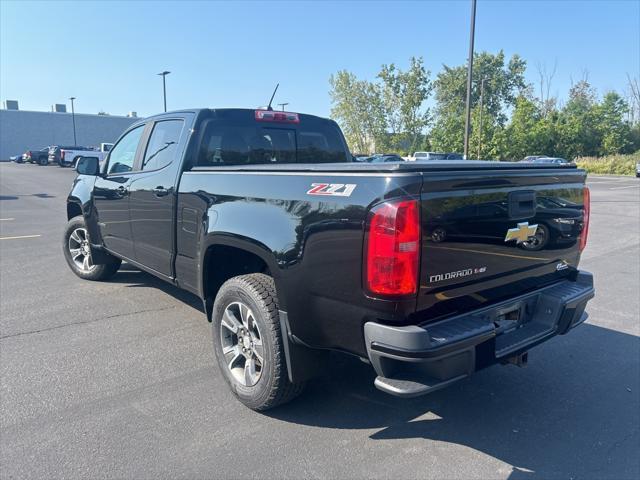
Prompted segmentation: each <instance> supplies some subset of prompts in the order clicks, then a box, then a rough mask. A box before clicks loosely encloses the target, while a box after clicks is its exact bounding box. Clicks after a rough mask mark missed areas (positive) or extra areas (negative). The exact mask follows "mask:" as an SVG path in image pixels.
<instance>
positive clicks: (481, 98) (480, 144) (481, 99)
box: [478, 77, 486, 160]
mask: <svg viewBox="0 0 640 480" xmlns="http://www.w3.org/2000/svg"><path fill="white" fill-rule="evenodd" d="M485 80H486V77H482V80H480V133H479V135H478V137H479V140H478V160H480V152H481V151H482V137H483V133H482V110H483V98H484V81H485Z"/></svg>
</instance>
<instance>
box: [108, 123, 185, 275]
mask: <svg viewBox="0 0 640 480" xmlns="http://www.w3.org/2000/svg"><path fill="white" fill-rule="evenodd" d="M192 119H193V115H192V114H181V115H180V116H177V117H175V118H171V117H167V118H162V119H161V120H158V121H155V122H153V124H151V125H150V134H149V140H148V142H147V144H146V146H145V147H144V148H143V153H142V154H141V156H140V160H139V164H138V165H137V170H138V172H137V173H136V175H135V178H133V179H132V182H131V185H130V188H129V192H130V193H129V214H130V217H131V233H132V238H133V244H134V257H133V258H134V260H135V261H137V262H138V263H140V264H141V265H144V266H145V267H147V268H150V269H152V270H154V271H156V272H158V273H160V274H162V275H164V276H166V277H173V276H174V272H173V257H174V252H175V248H174V242H175V210H174V209H175V204H176V190H177V178H178V177H179V174H180V163H181V162H180V160H181V159H182V154H183V151H184V148H185V145H186V141H187V137H188V131H189V127H190V122H191V121H192ZM114 148H115V147H114Z"/></svg>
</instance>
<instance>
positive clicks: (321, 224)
mask: <svg viewBox="0 0 640 480" xmlns="http://www.w3.org/2000/svg"><path fill="white" fill-rule="evenodd" d="M192 132H197V134H192ZM77 171H78V174H79V175H78V177H77V178H76V179H75V181H74V183H73V186H72V190H71V193H70V194H69V196H68V199H67V212H66V213H67V218H68V223H67V226H66V227H65V231H64V236H63V242H62V245H63V252H64V257H65V259H66V262H67V264H68V265H69V267H70V268H71V270H72V271H73V272H74V273H75V274H76V275H78V276H79V277H80V278H83V279H86V280H104V279H107V278H109V277H111V276H112V275H114V274H115V273H116V272H117V270H118V268H119V266H120V263H121V261H122V260H126V261H127V262H128V263H130V264H131V265H134V266H136V267H138V268H140V269H142V270H144V271H146V272H149V273H150V274H152V275H155V276H157V277H159V278H161V279H163V280H165V281H167V282H169V283H171V284H173V285H175V286H177V287H180V288H184V289H186V290H188V291H190V292H192V293H194V294H196V295H198V296H199V297H200V299H201V300H202V302H203V308H204V311H205V312H206V315H207V318H208V320H209V321H210V322H211V323H212V332H213V347H214V350H215V356H216V359H217V363H218V366H219V368H220V371H221V373H222V376H223V378H224V379H225V381H226V382H227V384H228V385H229V387H230V390H231V391H232V392H233V393H234V395H235V396H236V397H237V398H238V399H239V400H240V401H241V402H242V403H244V404H245V405H247V406H248V407H249V408H252V409H255V410H266V409H268V408H272V407H275V406H276V405H278V404H282V403H285V402H287V401H289V400H291V399H292V398H294V397H295V396H296V395H298V394H299V393H300V392H301V391H302V389H303V385H304V382H305V381H307V380H310V379H312V378H314V376H316V375H317V374H320V373H322V372H326V370H327V362H329V361H330V357H329V356H328V355H327V351H329V350H337V351H342V352H347V353H350V354H352V355H355V356H357V357H360V358H362V359H363V360H364V361H366V362H367V363H369V364H370V365H371V366H372V368H373V369H374V370H375V372H376V374H377V378H376V379H375V382H374V384H375V386H376V387H377V388H378V389H380V390H382V391H384V392H386V393H389V394H392V395H397V396H401V397H414V396H417V395H423V394H427V393H430V392H433V391H435V390H438V389H440V388H444V387H446V386H448V385H451V384H453V383H455V382H457V381H459V380H461V379H463V378H466V377H468V376H469V375H471V374H472V373H473V372H474V371H476V370H479V369H482V368H485V367H487V366H489V365H493V364H508V363H512V364H518V365H522V364H524V363H525V362H526V360H527V352H528V351H529V350H530V349H531V348H532V347H534V346H535V345H537V344H539V343H541V342H543V341H546V340H549V339H550V338H552V337H553V336H555V335H558V334H566V333H568V332H569V331H571V329H573V328H574V327H576V326H578V325H580V324H581V323H582V322H584V321H585V319H586V314H585V313H584V310H585V307H586V304H587V302H588V301H589V300H590V299H591V298H592V297H593V296H594V288H593V277H592V276H591V274H589V273H587V272H584V271H580V270H579V269H578V264H579V261H580V255H581V252H582V251H583V250H584V248H585V246H586V242H587V232H588V223H589V211H590V206H589V205H590V204H589V190H588V189H587V188H586V187H585V185H584V183H585V179H586V173H585V172H584V171H583V170H579V169H577V168H576V166H575V165H547V164H541V165H519V164H517V163H502V162H479V161H465V162H456V163H455V164H451V166H448V165H447V164H446V162H393V163H387V162H382V163H378V164H375V165H373V164H369V163H353V162H352V156H351V154H350V153H349V151H348V149H347V146H346V142H345V140H344V137H343V135H342V133H341V132H340V129H339V127H338V125H337V124H336V123H335V122H334V121H332V120H328V119H323V118H319V117H315V116H312V115H303V114H298V113H290V112H274V111H270V110H244V109H219V110H212V109H202V110H187V111H179V112H170V113H165V114H160V115H157V116H154V117H150V118H147V119H144V120H140V121H138V122H137V123H134V124H133V125H131V126H130V127H129V128H128V129H127V131H126V132H125V133H124V134H123V135H122V137H121V138H120V139H119V140H118V141H117V142H116V144H115V146H114V147H113V149H112V150H111V151H110V152H109V155H108V156H107V159H106V160H105V163H104V166H103V167H102V169H100V167H99V162H98V160H97V158H96V157H82V158H80V159H79V161H78V166H77ZM506 172H508V181H505V178H507V177H505V173H506ZM537 192H543V193H544V195H545V196H548V197H552V198H554V197H556V196H557V197H562V198H563V199H567V198H568V199H569V200H571V202H572V203H575V204H578V205H580V207H581V208H579V209H571V215H572V218H574V219H576V221H578V222H580V224H581V225H582V228H581V230H580V233H579V234H578V236H577V238H575V239H574V240H575V241H573V242H569V243H567V244H566V245H565V246H564V248H563V249H558V250H554V251H553V252H552V253H549V254H547V255H543V254H535V253H533V252H525V253H526V254H522V252H518V251H515V252H514V245H519V244H521V243H523V242H527V241H530V239H531V238H532V236H534V235H535V231H536V228H537V225H536V224H535V223H534V222H541V221H542V220H541V219H540V218H539V217H537V216H536V215H537V213H536V194H537ZM487 199H491V201H492V202H498V203H497V204H499V205H500V206H501V209H500V212H501V213H500V215H502V218H501V219H500V220H501V221H502V222H503V223H502V224H501V226H500V227H499V228H498V226H497V225H492V226H491V228H492V229H495V231H496V233H495V235H498V234H499V235H500V237H502V238H500V237H498V238H497V240H495V241H494V242H493V243H492V244H489V243H487V244H479V245H478V244H474V245H473V246H472V247H471V248H469V247H467V245H466V244H464V243H462V244H460V242H466V241H469V242H472V241H474V240H472V238H475V236H476V235H477V234H478V233H482V231H483V229H484V228H485V227H483V225H482V222H483V219H482V218H479V217H475V219H474V217H467V216H466V215H461V216H460V218H459V222H463V223H466V221H467V220H468V219H469V218H471V219H472V220H474V222H472V223H470V224H466V225H465V228H467V233H466V234H465V236H463V237H462V239H461V240H460V242H458V243H455V242H448V243H446V244H443V242H440V243H437V244H436V243H434V242H433V241H432V240H431V238H430V235H431V231H430V229H431V226H432V225H433V218H434V217H435V216H437V215H439V214H441V213H442V212H447V211H455V210H456V209H459V208H461V207H462V206H464V205H463V204H464V203H465V202H467V203H469V204H475V203H477V204H480V205H482V204H486V202H487ZM503 203H504V205H505V206H504V208H502V205H503ZM458 212H460V210H458ZM554 215H558V214H557V213H554ZM567 215H569V214H568V213H567ZM559 218H564V217H559ZM475 220H477V222H476V221H475ZM451 221H452V222H454V221H458V220H455V219H453V218H452V219H451ZM491 222H494V220H489V223H491ZM494 223H495V222H494ZM503 235H504V236H503ZM467 237H468V238H467ZM85 301H86V302H91V301H92V300H91V299H90V298H89V297H86V298H85ZM112 301H113V302H117V301H118V299H117V292H115V291H114V297H113V298H112ZM205 340H207V339H204V338H203V342H204V341H205ZM577 340H578V343H579V341H580V338H578V339H577ZM556 347H558V349H557V350H556V351H555V352H554V360H558V361H555V362H554V363H555V365H554V368H555V369H557V368H562V365H563V363H566V362H569V361H577V362H579V357H580V355H588V354H589V352H586V351H585V350H584V348H579V346H577V344H576V343H575V342H561V343H558V344H556ZM545 352H548V350H543V351H542V352H540V353H541V354H543V355H544V354H545ZM569 354H572V355H574V357H576V358H573V359H570V358H569ZM558 355H559V356H560V357H563V356H564V357H565V358H564V362H563V361H562V358H560V359H556V357H557V356H558ZM584 380H585V381H589V380H591V377H589V376H588V374H586V373H585V378H584Z"/></svg>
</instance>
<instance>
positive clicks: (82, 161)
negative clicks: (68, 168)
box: [76, 157, 100, 177]
mask: <svg viewBox="0 0 640 480" xmlns="http://www.w3.org/2000/svg"><path fill="white" fill-rule="evenodd" d="M76 172H78V173H79V174H80V175H92V176H94V177H95V176H96V175H99V174H100V162H99V161H98V157H80V158H79V159H78V161H77V162H76Z"/></svg>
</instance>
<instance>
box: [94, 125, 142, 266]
mask: <svg viewBox="0 0 640 480" xmlns="http://www.w3.org/2000/svg"><path fill="white" fill-rule="evenodd" d="M143 132H144V125H140V126H138V127H136V128H134V129H132V130H130V131H129V132H127V133H126V134H125V135H124V136H123V137H122V138H121V139H120V140H119V141H118V143H117V144H116V145H115V146H114V147H113V149H112V150H111V152H109V158H108V159H107V165H106V169H105V170H104V172H105V174H104V175H102V176H99V177H97V178H96V183H95V187H94V191H93V202H94V205H95V208H96V211H97V216H98V228H99V229H100V235H101V237H102V242H103V244H104V246H105V247H106V248H107V249H108V250H109V251H111V252H114V253H117V254H118V255H119V256H123V257H125V258H132V257H133V254H134V251H133V242H132V240H131V219H130V216H129V187H130V185H131V179H132V175H133V174H132V173H131V172H132V171H133V168H134V165H135V160H136V156H137V155H138V149H139V146H140V144H141V142H140V140H141V138H142V133H143Z"/></svg>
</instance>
